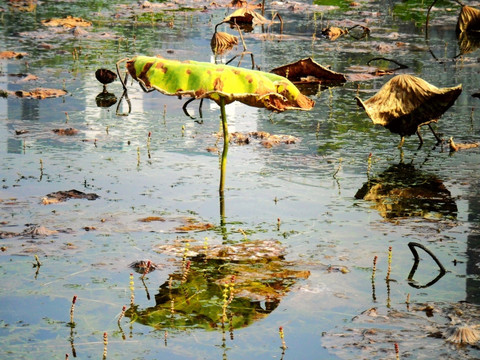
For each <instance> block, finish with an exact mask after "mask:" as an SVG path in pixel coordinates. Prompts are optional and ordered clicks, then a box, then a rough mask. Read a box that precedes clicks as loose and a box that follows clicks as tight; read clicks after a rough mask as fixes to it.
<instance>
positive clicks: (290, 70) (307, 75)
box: [270, 58, 347, 85]
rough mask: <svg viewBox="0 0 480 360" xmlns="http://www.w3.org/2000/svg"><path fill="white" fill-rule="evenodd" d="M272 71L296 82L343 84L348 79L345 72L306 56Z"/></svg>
mask: <svg viewBox="0 0 480 360" xmlns="http://www.w3.org/2000/svg"><path fill="white" fill-rule="evenodd" d="M270 72H271V73H274V74H277V75H280V76H283V77H286V78H287V79H288V80H290V81H291V82H293V83H294V84H298V83H312V82H318V83H322V84H325V85H329V84H332V83H334V84H341V83H344V82H346V81H347V78H346V76H345V75H344V74H341V73H338V72H335V71H332V70H330V69H328V68H327V67H325V66H322V65H320V64H319V63H317V62H315V61H314V60H312V58H305V59H301V60H298V61H295V62H293V63H291V64H287V65H283V66H280V67H277V68H275V69H272V70H270Z"/></svg>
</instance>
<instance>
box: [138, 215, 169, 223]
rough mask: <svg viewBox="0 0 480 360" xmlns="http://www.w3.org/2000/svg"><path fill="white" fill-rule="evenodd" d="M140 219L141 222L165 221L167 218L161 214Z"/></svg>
mask: <svg viewBox="0 0 480 360" xmlns="http://www.w3.org/2000/svg"><path fill="white" fill-rule="evenodd" d="M138 221H140V222H153V221H165V218H163V217H161V216H148V217H145V218H141V219H140V220H138Z"/></svg>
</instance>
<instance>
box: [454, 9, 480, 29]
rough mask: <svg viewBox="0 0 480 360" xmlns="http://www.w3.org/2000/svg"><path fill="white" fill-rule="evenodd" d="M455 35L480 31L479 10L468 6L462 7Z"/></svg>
mask: <svg viewBox="0 0 480 360" xmlns="http://www.w3.org/2000/svg"><path fill="white" fill-rule="evenodd" d="M456 30H457V33H460V32H464V31H479V30H480V10H478V9H475V8H473V7H470V6H462V10H461V11H460V15H459V16H458V21H457V29H456Z"/></svg>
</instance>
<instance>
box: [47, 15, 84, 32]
mask: <svg viewBox="0 0 480 360" xmlns="http://www.w3.org/2000/svg"><path fill="white" fill-rule="evenodd" d="M42 24H43V25H45V26H63V27H65V28H69V29H70V28H72V29H73V28H75V27H77V26H83V27H89V26H92V23H91V22H90V21H86V20H83V19H82V18H78V17H73V16H71V15H69V16H67V17H66V18H52V19H47V20H42Z"/></svg>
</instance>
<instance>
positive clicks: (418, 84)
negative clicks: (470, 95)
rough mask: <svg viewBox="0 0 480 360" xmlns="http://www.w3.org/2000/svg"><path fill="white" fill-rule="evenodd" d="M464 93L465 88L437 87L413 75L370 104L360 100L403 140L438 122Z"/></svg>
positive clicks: (389, 86)
mask: <svg viewBox="0 0 480 360" xmlns="http://www.w3.org/2000/svg"><path fill="white" fill-rule="evenodd" d="M461 92H462V85H458V86H455V87H451V88H437V87H436V86H434V85H432V84H429V83H428V82H426V81H425V80H423V79H420V78H418V77H415V76H412V75H397V76H395V77H394V78H392V79H390V80H389V81H388V82H387V83H386V84H385V85H383V86H382V88H381V89H380V90H379V91H378V93H377V94H375V95H374V96H372V97H371V98H370V99H368V100H367V101H365V102H363V101H362V100H361V99H360V98H358V97H356V99H357V103H358V104H359V106H362V107H363V108H364V109H365V111H366V113H367V115H368V116H369V117H370V119H371V120H372V121H373V123H374V124H379V125H382V126H384V127H386V128H387V129H389V130H390V131H391V132H392V133H396V134H399V135H400V136H402V137H403V136H410V135H413V134H415V133H416V132H417V130H418V127H419V126H422V125H426V124H429V123H431V122H436V121H437V120H438V118H439V117H440V116H441V115H442V114H443V113H444V112H445V111H447V110H448V109H449V108H450V106H452V105H453V103H454V102H455V100H456V99H457V97H458V96H459V95H460V93H461Z"/></svg>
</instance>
